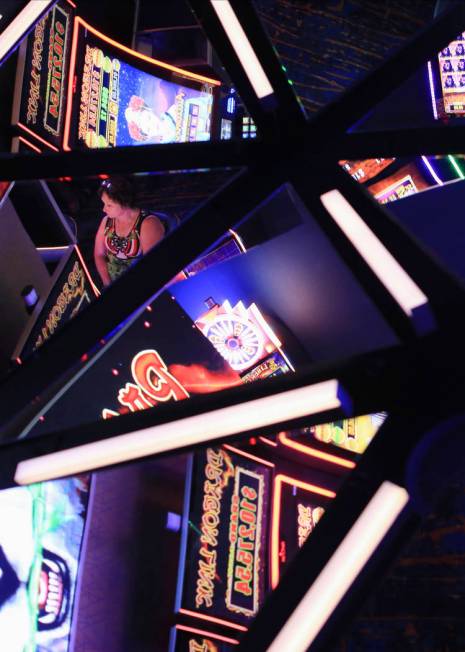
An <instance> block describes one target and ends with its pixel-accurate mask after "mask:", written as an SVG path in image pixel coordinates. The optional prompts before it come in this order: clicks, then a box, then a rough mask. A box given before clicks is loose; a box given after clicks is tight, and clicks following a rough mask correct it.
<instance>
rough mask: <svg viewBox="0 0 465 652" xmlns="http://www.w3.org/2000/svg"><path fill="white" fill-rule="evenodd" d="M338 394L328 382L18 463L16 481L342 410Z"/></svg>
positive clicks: (57, 474) (43, 477) (45, 477)
mask: <svg viewBox="0 0 465 652" xmlns="http://www.w3.org/2000/svg"><path fill="white" fill-rule="evenodd" d="M341 391H342V388H340V387H339V383H338V382H337V380H327V381H323V382H320V383H316V384H315V385H309V386H304V387H299V388H297V389H291V390H287V391H285V392H280V393H278V394H272V395H270V396H265V397H262V398H259V399H254V400H251V401H246V402H244V403H240V404H238V405H230V406H228V407H224V408H219V409H216V410H212V411H211V412H205V413H202V414H196V415H194V416H190V417H185V418H183V419H176V420H175V421H170V422H168V423H163V424H159V425H156V426H150V427H148V428H144V429H142V430H136V431H134V432H130V433H127V434H123V435H118V436H116V437H110V438H108V439H103V440H100V441H96V442H93V443H91V444H84V445H81V446H76V447H74V448H69V449H67V450H63V451H59V452H56V453H49V454H47V455H43V456H40V457H36V458H32V459H28V460H24V461H22V462H20V463H19V464H18V466H17V468H16V473H15V481H16V482H17V483H18V484H21V485H22V484H30V483H32V482H41V481H43V480H50V479H52V478H60V477H62V476H66V475H75V474H76V473H82V472H84V471H89V470H91V469H97V468H99V467H103V466H109V465H111V464H120V463H122V462H128V461H131V460H135V459H140V458H142V457H146V456H147V455H156V454H157V453H162V452H167V451H170V450H175V449H177V448H183V447H190V446H196V445H199V444H206V443H208V442H210V441H212V440H215V439H221V438H222V437H227V436H229V435H234V434H238V433H241V432H247V431H248V430H254V429H258V428H263V427H265V426H268V425H273V424H278V423H282V422H284V421H288V420H292V419H298V418H301V417H305V416H308V415H309V414H318V413H320V412H326V411H328V410H333V409H338V408H342V402H341V401H342V399H341V398H340V397H339V394H340V392H341Z"/></svg>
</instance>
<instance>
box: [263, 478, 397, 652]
mask: <svg viewBox="0 0 465 652" xmlns="http://www.w3.org/2000/svg"><path fill="white" fill-rule="evenodd" d="M408 500H409V496H408V493H407V492H406V491H405V489H403V488H402V487H399V486H398V485H396V484H393V483H392V482H383V484H382V485H381V487H380V488H379V489H378V491H377V492H376V493H375V495H374V496H373V498H372V499H371V500H370V502H369V503H368V505H367V506H366V507H365V509H364V510H363V512H362V513H361V514H360V516H359V517H358V519H357V520H356V522H355V523H354V525H353V526H352V528H351V529H350V530H349V532H348V534H347V535H346V536H345V538H344V539H343V540H342V542H341V544H340V545H339V547H338V548H337V549H336V551H335V552H334V554H333V555H332V557H331V558H330V560H329V561H328V563H327V564H326V566H325V567H324V568H323V570H322V571H321V573H320V574H319V575H318V577H317V578H316V580H315V581H314V582H313V584H312V586H311V587H310V589H309V590H308V591H307V593H306V594H305V596H304V597H303V598H302V600H301V601H300V602H299V604H298V605H297V607H296V609H295V610H294V611H293V613H292V615H291V616H290V618H289V620H287V622H286V624H285V625H284V627H283V628H282V629H281V631H280V632H279V634H278V636H277V637H276V638H275V639H274V641H273V643H272V644H271V645H270V647H269V648H268V650H267V652H282V650H286V652H306V650H307V649H308V647H309V646H310V645H311V644H312V643H313V641H314V640H315V638H316V637H317V636H318V634H319V632H320V631H321V629H322V627H323V626H324V624H325V623H326V622H327V620H328V618H329V617H330V616H331V614H332V613H333V611H334V609H335V608H336V607H337V605H338V604H339V602H340V601H341V599H342V598H343V597H344V595H345V594H346V592H347V591H348V589H349V588H350V586H351V585H352V583H353V582H354V580H355V579H356V578H357V576H358V575H359V573H360V571H361V570H362V569H363V567H364V566H365V564H366V563H367V562H368V560H369V559H370V557H371V556H372V554H373V552H374V551H375V549H376V548H377V547H378V545H379V544H380V543H381V541H382V540H383V538H384V536H385V535H386V533H387V532H388V531H389V529H390V528H391V527H392V525H393V524H394V522H395V521H396V519H397V517H398V516H399V514H400V513H401V511H402V510H403V508H404V507H405V506H406V504H407V503H408Z"/></svg>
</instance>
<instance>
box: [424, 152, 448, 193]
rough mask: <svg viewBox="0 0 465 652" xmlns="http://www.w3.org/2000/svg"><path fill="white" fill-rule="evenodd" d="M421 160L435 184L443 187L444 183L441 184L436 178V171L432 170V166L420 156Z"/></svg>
mask: <svg viewBox="0 0 465 652" xmlns="http://www.w3.org/2000/svg"><path fill="white" fill-rule="evenodd" d="M421 160H422V161H423V163H424V164H425V165H426V167H427V168H428V171H429V173H430V174H431V176H432V177H433V179H434V180H435V181H436V183H437V184H439V185H440V186H443V185H444V183H443V182H442V181H441V179H440V178H439V177H438V175H437V174H436V171H435V170H434V168H433V166H432V165H431V163H430V162H429V161H428V159H427V158H426V156H422V157H421Z"/></svg>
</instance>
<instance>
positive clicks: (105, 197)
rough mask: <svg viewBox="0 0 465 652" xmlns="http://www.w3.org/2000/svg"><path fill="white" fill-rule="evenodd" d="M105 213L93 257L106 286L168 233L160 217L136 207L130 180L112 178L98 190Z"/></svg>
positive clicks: (97, 235)
mask: <svg viewBox="0 0 465 652" xmlns="http://www.w3.org/2000/svg"><path fill="white" fill-rule="evenodd" d="M99 195H100V199H101V200H102V203H103V210H104V212H105V216H104V218H103V220H102V221H101V223H100V226H99V228H98V231H97V234H96V236H95V247H94V259H95V265H96V267H97V271H98V273H99V275H100V278H101V279H102V282H103V284H104V285H109V284H110V283H111V282H112V281H114V280H115V279H116V278H118V276H120V275H121V274H122V273H123V272H125V271H126V270H127V269H128V268H129V267H130V266H131V265H133V264H134V263H135V262H136V261H137V260H139V259H140V258H142V256H143V255H144V254H146V253H147V252H148V251H149V250H150V249H151V248H152V247H153V246H154V245H156V244H157V243H158V242H160V240H161V239H162V238H163V236H164V235H165V228H164V226H163V224H162V222H161V221H160V219H159V218H158V217H157V216H156V215H153V214H151V213H146V212H144V211H142V210H141V209H140V208H139V207H138V206H137V201H136V195H135V191H134V186H133V184H132V182H131V181H130V180H129V179H126V178H124V177H113V178H111V179H107V180H105V181H103V182H102V185H101V187H100V189H99Z"/></svg>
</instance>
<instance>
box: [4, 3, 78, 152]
mask: <svg viewBox="0 0 465 652" xmlns="http://www.w3.org/2000/svg"><path fill="white" fill-rule="evenodd" d="M72 12H73V9H72V7H71V6H70V4H68V3H67V2H65V1H62V2H58V3H57V4H55V5H54V7H53V9H51V11H49V13H48V14H47V15H46V16H45V18H43V19H42V20H41V21H40V22H38V23H37V25H36V27H35V29H34V31H33V32H32V34H31V35H30V36H29V38H28V39H27V42H26V43H25V45H23V46H22V48H23V51H24V70H23V74H22V82H21V83H22V90H21V99H20V105H19V110H18V107H15V111H14V113H15V116H14V119H13V121H14V122H15V123H17V124H18V125H19V127H25V128H27V129H28V130H31V131H32V132H33V133H35V134H37V135H38V136H39V137H40V138H42V139H44V140H45V141H46V142H47V143H49V144H50V145H51V146H52V147H56V148H59V147H60V146H61V141H62V134H63V126H64V114H65V109H66V102H65V100H66V85H67V81H68V77H67V76H68V67H69V54H70V36H71V29H72ZM20 60H21V61H22V57H20ZM18 72H19V73H20V71H18ZM20 77H21V75H20V74H18V78H20Z"/></svg>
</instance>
